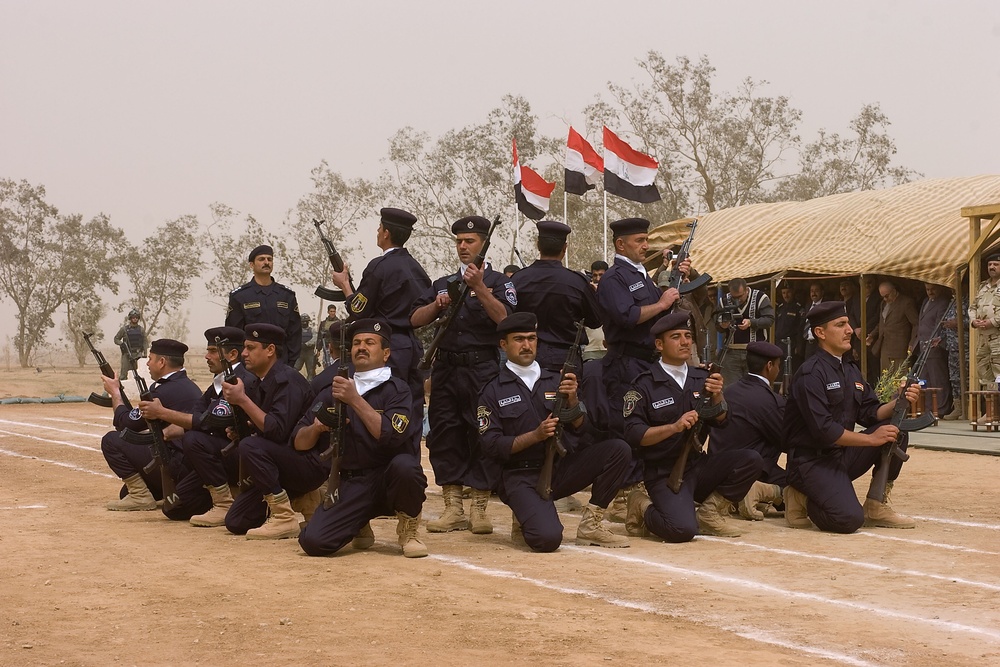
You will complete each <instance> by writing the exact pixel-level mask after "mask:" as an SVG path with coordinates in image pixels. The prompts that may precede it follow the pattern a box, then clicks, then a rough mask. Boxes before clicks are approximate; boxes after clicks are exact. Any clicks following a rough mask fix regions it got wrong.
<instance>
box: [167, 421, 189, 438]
mask: <svg viewBox="0 0 1000 667" xmlns="http://www.w3.org/2000/svg"><path fill="white" fill-rule="evenodd" d="M182 437H184V429H183V428H181V427H180V426H178V425H177V424H167V425H166V426H164V427H163V439H164V440H177V439H178V438H182Z"/></svg>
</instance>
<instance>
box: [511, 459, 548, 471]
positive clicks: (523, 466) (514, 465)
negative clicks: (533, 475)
mask: <svg viewBox="0 0 1000 667" xmlns="http://www.w3.org/2000/svg"><path fill="white" fill-rule="evenodd" d="M544 464H545V462H544V461H531V460H529V461H509V462H508V463H506V464H505V465H504V467H503V469H504V470H540V469H541V468H542V466H543V465H544Z"/></svg>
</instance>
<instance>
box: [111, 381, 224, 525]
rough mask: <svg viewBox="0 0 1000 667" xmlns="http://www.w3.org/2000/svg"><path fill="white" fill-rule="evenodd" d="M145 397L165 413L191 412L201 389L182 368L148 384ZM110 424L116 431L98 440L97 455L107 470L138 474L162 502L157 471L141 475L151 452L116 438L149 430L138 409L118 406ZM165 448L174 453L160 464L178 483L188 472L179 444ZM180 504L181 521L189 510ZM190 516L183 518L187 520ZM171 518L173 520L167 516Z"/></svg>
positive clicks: (178, 511) (178, 505) (170, 442)
mask: <svg viewBox="0 0 1000 667" xmlns="http://www.w3.org/2000/svg"><path fill="white" fill-rule="evenodd" d="M149 395H150V398H158V399H159V400H160V404H161V405H163V407H164V408H166V409H168V410H176V411H178V412H191V409H192V407H193V406H194V404H195V403H196V402H197V401H198V399H199V398H200V397H201V390H200V389H199V388H198V385H196V384H195V383H194V382H192V381H191V379H190V378H188V375H187V371H185V370H183V369H182V370H179V371H176V372H174V373H171V374H170V375H169V376H168V377H165V378H162V379H160V380H159V381H157V382H154V383H153V384H152V385H150V388H149ZM114 425H115V429H116V430H114V431H111V432H109V433H108V434H106V435H105V436H104V437H103V438H101V452H103V454H104V459H105V460H106V461H107V462H108V465H109V466H110V467H111V470H113V471H114V473H115V474H116V475H118V476H119V477H121V478H122V479H125V478H126V477H131V476H132V475H134V474H136V473H139V474H140V475H142V479H143V481H144V482H145V483H146V486H147V487H149V490H150V491H151V492H152V493H153V497H154V498H156V499H157V500H160V499H162V498H163V485H162V483H161V478H160V472H159V471H158V470H157V471H156V472H155V473H154V474H152V475H147V474H146V473H145V472H143V469H144V468H145V467H146V466H147V465H149V462H150V461H152V460H153V450H152V449H151V448H150V447H149V446H148V445H133V444H131V443H128V442H125V441H124V440H123V439H122V438H121V436H119V435H118V432H119V431H121V430H122V429H129V430H131V431H145V430H147V429H148V428H149V426H148V425H147V424H146V420H145V419H143V418H142V416H141V415H140V414H139V408H133V409H132V411H131V412H129V411H128V410H127V409H125V406H123V405H119V406H118V408H117V409H115V416H114ZM165 425H166V424H164V426H165ZM167 449H168V450H170V451H171V452H174V453H175V455H174V456H171V457H169V458H170V460H169V461H164V462H163V465H166V466H169V469H170V472H171V473H172V475H173V478H174V480H175V481H180V480H182V479H183V478H184V477H186V476H187V474H188V473H189V472H190V471H189V470H188V468H187V467H186V466H185V465H184V462H183V461H182V460H181V456H180V451H179V449H180V443H175V442H173V441H169V440H168V441H167ZM122 497H123V498H124V497H125V490H124V489H123V490H122ZM189 499H190V498H189ZM184 501H185V498H182V499H181V501H180V502H178V503H177V505H176V506H175V507H174V509H175V510H176V511H177V513H178V516H177V517H176V518H184V517H181V516H180V515H181V514H183V513H185V512H187V511H189V510H190V508H187V507H185V503H184ZM209 507H211V505H209ZM203 511H207V510H203ZM190 516H191V515H189V516H188V517H187V518H190ZM171 518H175V517H174V516H171Z"/></svg>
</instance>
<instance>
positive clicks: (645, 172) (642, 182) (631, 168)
mask: <svg viewBox="0 0 1000 667" xmlns="http://www.w3.org/2000/svg"><path fill="white" fill-rule="evenodd" d="M659 166H660V165H659V163H657V161H656V160H654V159H653V158H651V157H649V156H648V155H646V154H644V153H640V152H639V151H637V150H635V149H634V148H632V147H631V146H629V145H628V144H626V143H625V142H624V141H622V140H621V139H619V138H618V137H617V136H615V133H614V132H612V131H611V130H609V129H608V128H607V127H605V128H604V189H605V191H607V192H608V194H612V195H617V196H619V197H621V198H623V199H629V200H631V201H637V202H640V203H642V204H649V203H651V202H654V201H660V191H659V190H657V189H656V185H655V183H654V181H656V170H657V168H658V167H659Z"/></svg>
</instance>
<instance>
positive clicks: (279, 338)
mask: <svg viewBox="0 0 1000 667" xmlns="http://www.w3.org/2000/svg"><path fill="white" fill-rule="evenodd" d="M244 331H245V332H246V339H247V340H252V341H256V342H258V343H260V344H261V345H263V346H265V347H267V346H268V345H284V344H285V330H284V329H282V328H281V327H279V326H277V325H275V324H266V323H263V322H261V323H259V324H251V325H249V326H247V327H246V328H245V329H244Z"/></svg>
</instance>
